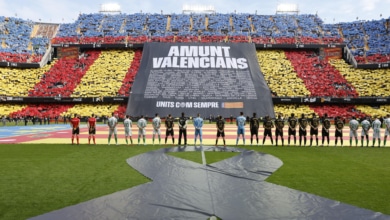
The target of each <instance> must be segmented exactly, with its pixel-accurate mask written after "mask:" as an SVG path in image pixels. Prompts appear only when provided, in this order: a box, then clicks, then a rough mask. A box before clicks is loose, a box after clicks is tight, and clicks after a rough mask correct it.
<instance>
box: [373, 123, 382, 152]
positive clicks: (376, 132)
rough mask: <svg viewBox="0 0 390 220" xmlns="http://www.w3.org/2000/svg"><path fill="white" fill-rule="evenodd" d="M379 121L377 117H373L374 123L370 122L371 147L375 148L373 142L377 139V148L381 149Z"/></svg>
mask: <svg viewBox="0 0 390 220" xmlns="http://www.w3.org/2000/svg"><path fill="white" fill-rule="evenodd" d="M381 125H382V123H381V121H379V119H378V117H377V116H375V117H374V121H373V122H372V129H373V133H372V147H374V146H375V140H376V139H378V147H381Z"/></svg>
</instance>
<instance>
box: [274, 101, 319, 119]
mask: <svg viewBox="0 0 390 220" xmlns="http://www.w3.org/2000/svg"><path fill="white" fill-rule="evenodd" d="M274 110H275V115H277V114H282V115H283V116H284V117H285V118H288V117H289V116H290V115H291V113H294V114H295V117H297V118H298V117H300V116H301V115H302V114H306V115H308V114H312V113H314V111H313V110H312V109H310V107H309V106H308V105H283V104H278V105H275V106H274Z"/></svg>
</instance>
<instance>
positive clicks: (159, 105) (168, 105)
mask: <svg viewBox="0 0 390 220" xmlns="http://www.w3.org/2000/svg"><path fill="white" fill-rule="evenodd" d="M174 106H175V103H174V102H168V101H157V102H156V107H157V108H173V107H174Z"/></svg>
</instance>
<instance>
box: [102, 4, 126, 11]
mask: <svg viewBox="0 0 390 220" xmlns="http://www.w3.org/2000/svg"><path fill="white" fill-rule="evenodd" d="M99 12H100V13H121V6H120V5H119V4H118V3H105V4H101V5H100V10H99Z"/></svg>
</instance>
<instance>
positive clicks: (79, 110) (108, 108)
mask: <svg viewBox="0 0 390 220" xmlns="http://www.w3.org/2000/svg"><path fill="white" fill-rule="evenodd" d="M117 109H118V105H110V104H77V105H74V106H73V107H71V108H68V109H67V110H66V111H64V112H62V113H61V115H62V116H67V115H74V114H80V116H81V117H88V116H91V114H92V113H93V114H95V115H97V116H98V117H102V116H110V115H111V113H112V112H116V111H117ZM119 116H121V118H123V112H122V113H121V114H120V115H119Z"/></svg>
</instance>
